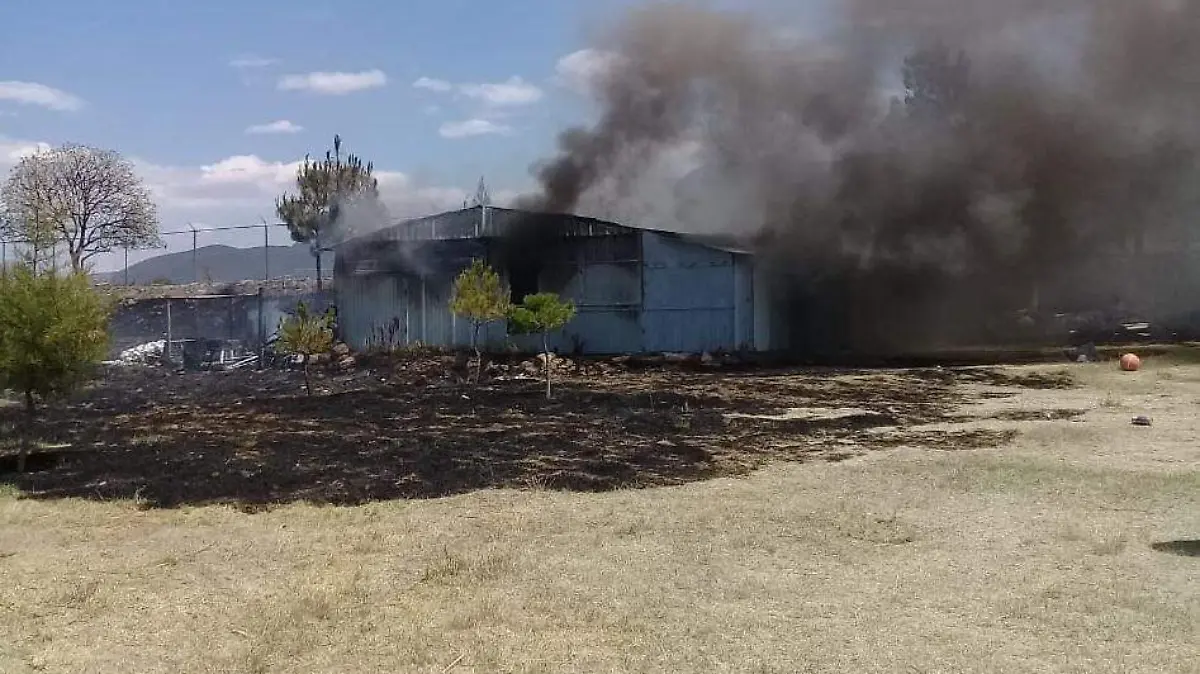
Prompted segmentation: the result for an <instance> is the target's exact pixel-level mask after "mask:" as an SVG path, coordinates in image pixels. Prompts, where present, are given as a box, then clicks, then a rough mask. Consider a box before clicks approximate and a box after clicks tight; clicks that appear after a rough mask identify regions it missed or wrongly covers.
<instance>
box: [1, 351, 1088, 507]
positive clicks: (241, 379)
mask: <svg viewBox="0 0 1200 674" xmlns="http://www.w3.org/2000/svg"><path fill="white" fill-rule="evenodd" d="M559 369H560V371H559V372H558V373H557V375H556V378H557V382H556V387H555V391H554V398H553V399H552V400H546V399H545V396H544V390H543V388H542V384H541V383H539V382H538V381H537V380H536V379H534V378H533V377H531V376H529V371H530V368H529V365H528V364H527V365H526V368H525V369H522V368H521V367H519V366H517V365H514V366H511V367H509V366H501V367H499V368H493V369H492V370H491V371H490V372H489V374H488V375H487V376H485V377H484V380H483V382H482V383H481V384H479V385H478V386H473V385H470V384H468V383H466V382H465V381H464V374H465V372H464V370H463V368H462V365H461V360H459V361H455V359H453V358H434V357H423V358H409V359H401V360H396V361H388V362H375V363H371V364H370V366H369V367H368V366H365V365H364V366H362V367H361V368H360V369H358V370H356V371H354V372H351V373H344V372H332V371H330V372H324V373H320V374H318V375H317V383H316V386H317V388H318V391H317V393H318V394H317V395H315V396H313V397H311V398H310V397H307V396H305V395H304V393H303V390H302V384H301V382H302V378H301V375H300V374H299V373H297V372H291V371H279V370H268V371H262V372H254V371H243V372H231V373H195V374H176V373H172V372H168V371H165V370H162V369H150V368H110V369H107V370H106V371H105V372H104V376H103V377H102V378H101V379H100V380H99V381H98V382H97V383H96V384H95V385H93V386H92V387H91V388H90V389H89V390H87V391H85V392H83V393H81V394H80V395H78V396H76V397H75V398H74V399H73V400H70V401H62V402H59V403H56V404H53V405H51V406H50V407H48V408H46V409H45V410H44V411H43V413H42V416H41V418H40V419H39V420H38V421H37V422H36V424H35V437H36V438H37V441H38V446H39V447H42V448H43V449H40V450H38V451H36V452H35V453H34V455H32V456H31V458H30V461H29V464H28V470H27V471H26V472H25V473H23V474H17V473H16V472H15V456H13V452H15V449H14V445H13V443H12V442H7V441H6V442H5V443H4V444H3V445H2V446H0V483H8V484H11V485H13V486H15V487H17V488H18V489H19V490H20V491H21V492H22V493H23V494H24V495H25V497H26V498H67V497H74V498H84V499H104V500H107V499H134V500H135V501H136V502H137V503H138V504H141V505H142V506H144V507H161V508H170V507H178V506H182V505H200V504H211V503H230V504H235V505H237V506H239V507H242V508H244V509H247V510H257V509H261V508H266V507H270V506H271V505H276V504H283V503H288V502H295V501H304V502H311V503H320V504H330V505H351V504H361V503H365V502H370V501H378V500H387V499H413V498H432V497H442V496H449V495H454V494H460V493H465V492H470V491H475V490H481V489H489V488H541V489H552V490H572V491H606V490H612V489H620V488H645V487H655V486H667V485H678V484H684V483H688V482H693V481H697V480H705V479H711V478H715V477H722V476H736V475H744V474H746V473H748V472H750V471H753V470H755V469H757V468H759V467H761V466H763V465H764V464H765V463H767V462H769V461H773V460H783V461H843V460H846V459H849V458H853V457H856V456H861V455H863V454H864V453H867V452H870V451H874V450H880V449H888V448H893V447H898V446H902V445H914V446H920V447H927V448H932V449H938V450H946V451H960V450H969V449H979V448H987V447H996V446H999V445H1002V444H1004V443H1005V442H1007V441H1009V440H1010V439H1011V438H1012V434H1011V432H992V431H978V430H975V431H961V430H960V431H933V430H929V429H927V428H921V426H923V425H925V424H929V423H936V422H939V421H944V420H947V419H949V418H950V415H951V412H952V411H953V410H954V409H955V408H956V407H958V406H959V405H961V404H962V403H963V402H967V400H966V397H965V396H966V394H964V393H962V391H961V389H960V388H959V386H958V385H959V384H961V383H982V384H988V385H991V386H1002V387H1009V388H1012V389H1013V390H1014V393H1015V390H1016V388H1018V387H1035V388H1061V387H1065V386H1069V385H1070V383H1069V380H1067V379H1065V378H1061V377H1057V376H1054V375H1019V376H1018V375H1012V374H1006V373H1004V372H1001V371H1000V370H996V369H987V368H982V369H981V368H970V369H936V368H935V369H920V370H861V371H856V370H833V369H824V370H822V369H807V370H805V369H789V370H781V369H772V370H749V371H721V370H706V369H704V368H680V367H670V366H663V367H659V368H637V369H629V368H624V367H621V366H619V365H615V364H612V363H607V362H601V363H582V364H574V363H568V364H567V365H564V366H563V367H561V368H559ZM803 408H832V409H838V408H843V409H847V410H851V411H849V412H847V413H845V414H842V415H834V416H830V417H814V418H792V417H790V416H788V415H785V414H782V413H783V412H785V411H787V410H795V409H803ZM771 415H780V416H778V417H777V418H763V417H764V416H771ZM960 419H961V418H960ZM0 424H2V425H3V428H4V433H5V435H6V436H8V437H9V438H10V439H11V437H12V434H13V433H16V432H18V431H17V429H19V428H21V424H22V418H21V410H20V408H19V407H18V406H7V407H0Z"/></svg>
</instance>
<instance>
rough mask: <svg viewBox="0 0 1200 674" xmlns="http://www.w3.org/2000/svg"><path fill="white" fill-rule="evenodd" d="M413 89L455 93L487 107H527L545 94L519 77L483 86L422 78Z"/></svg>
mask: <svg viewBox="0 0 1200 674" xmlns="http://www.w3.org/2000/svg"><path fill="white" fill-rule="evenodd" d="M413 88H416V89H425V90H427V91H433V92H436V93H439V94H448V93H450V92H457V93H459V94H460V95H462V96H466V97H467V98H473V99H475V100H478V101H482V102H483V103H486V104H487V105H489V106H493V107H500V106H515V105H529V104H531V103H537V102H538V101H540V100H542V98H543V97H544V96H545V93H544V92H543V91H542V90H541V89H539V88H538V87H537V86H536V85H534V84H531V83H529V82H526V81H525V80H523V79H521V78H520V77H510V78H509V79H507V80H505V81H504V82H492V83H485V84H452V83H450V82H447V81H446V80H439V79H434V78H432V77H422V78H420V79H418V80H417V81H416V82H413Z"/></svg>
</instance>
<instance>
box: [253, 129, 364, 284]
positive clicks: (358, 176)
mask: <svg viewBox="0 0 1200 674" xmlns="http://www.w3.org/2000/svg"><path fill="white" fill-rule="evenodd" d="M374 172H375V167H374V165H373V164H371V163H370V162H367V163H365V164H364V163H363V161H362V160H361V159H359V158H358V157H357V156H355V155H353V154H350V155H346V156H345V157H343V156H342V138H341V136H336V135H335V136H334V137H333V150H331V151H327V152H326V153H325V159H323V160H321V161H312V160H310V159H309V157H307V156H305V157H304V162H303V163H302V164H301V165H300V168H299V169H298V170H297V171H296V194H285V195H283V196H282V197H280V198H279V199H277V200H276V202H275V212H276V214H277V215H278V216H279V218H280V219H281V220H283V222H284V224H286V225H287V227H288V231H290V232H291V234H292V240H293V241H296V242H298V243H307V244H309V246H310V247H311V249H312V255H313V258H315V260H316V268H317V288H318V289H320V287H321V284H322V278H321V253H322V252H323V251H324V247H325V245H327V244H328V243H329V241H330V238H331V237H336V236H341V237H345V236H348V235H350V234H352V233H353V232H352V231H351V230H352V229H353V228H354V223H352V222H350V220H368V219H372V220H381V221H382V220H383V219H385V218H386V217H387V213H386V209H385V208H384V207H383V204H382V203H381V202H380V201H379V181H378V180H376V179H375V176H374ZM350 213H353V217H347V215H348V214H350ZM335 230H338V231H335Z"/></svg>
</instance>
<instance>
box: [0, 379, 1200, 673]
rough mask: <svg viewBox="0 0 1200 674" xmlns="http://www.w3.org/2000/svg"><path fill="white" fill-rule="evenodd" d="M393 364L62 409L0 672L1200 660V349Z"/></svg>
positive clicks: (20, 550) (17, 531) (1127, 664)
mask: <svg viewBox="0 0 1200 674" xmlns="http://www.w3.org/2000/svg"><path fill="white" fill-rule="evenodd" d="M1063 372H1067V373H1069V374H1070V375H1071V377H1072V378H1073V380H1074V382H1075V383H1074V384H1072V385H1068V384H1067V383H1066V381H1065V379H1064V376H1063V375H1062V373H1063ZM377 374H378V373H374V374H372V375H371V377H363V378H361V381H360V380H356V381H355V382H349V383H347V382H343V383H340V384H339V383H336V382H332V381H330V382H327V383H326V384H325V386H326V388H327V389H330V390H329V392H328V393H327V394H326V395H325V396H323V397H322V398H319V399H318V400H317V401H316V402H314V401H305V400H302V399H301V398H299V397H295V393H296V391H295V382H294V381H287V382H281V383H280V382H277V383H271V382H266V381H263V382H256V384H255V385H256V386H258V387H259V390H264V387H266V388H269V386H268V385H271V386H275V385H277V386H278V387H281V388H280V391H282V390H283V389H285V388H286V390H287V395H288V396H292V397H290V398H288V399H287V404H283V403H280V402H279V400H280V399H281V398H280V397H281V396H282V395H283V393H280V392H279V391H275V392H273V393H271V395H270V396H267V395H259V396H258V397H255V396H251V395H250V394H249V393H247V392H246V391H243V390H240V389H238V388H237V387H236V386H234V385H233V384H229V385H222V386H224V388H223V389H222V390H219V391H218V390H213V389H209V388H205V386H209V384H205V383H204V382H209V381H215V380H216V378H217V377H219V375H195V377H196V379H194V380H186V381H183V382H182V383H178V384H171V383H170V382H169V381H167V380H166V379H165V377H166V376H167V375H163V376H162V377H158V378H155V379H153V381H149V380H148V381H147V382H143V383H140V384H137V385H136V386H135V385H134V384H133V383H132V382H131V381H128V380H127V379H128V378H129V377H132V376H133V375H130V374H113V375H111V377H113V378H114V381H115V383H110V384H108V385H109V386H114V387H115V386H118V385H119V388H113V389H111V390H109V391H108V392H107V393H105V391H103V390H98V391H96V392H93V396H92V398H89V399H88V400H86V401H85V402H81V403H78V404H76V405H75V406H74V407H72V409H73V410H75V411H74V412H68V411H65V410H57V411H54V412H52V414H51V418H53V419H56V421H55V422H54V423H49V422H47V423H46V426H47V428H46V431H45V432H46V433H48V434H49V435H52V436H54V437H48V439H47V442H46V445H45V448H46V449H45V451H46V452H47V456H51V457H52V458H49V459H45V460H43V461H42V462H41V464H38V463H37V462H35V463H34V466H33V471H32V472H30V473H29V474H27V475H24V476H16V475H14V474H12V473H11V472H9V473H3V472H0V672H4V673H5V674H25V673H27V672H62V673H67V672H72V673H74V672H90V673H97V674H99V673H113V674H117V673H120V674H127V673H129V672H139V673H153V672H169V673H171V674H190V673H193V672H196V673H199V672H236V673H246V674H251V673H254V674H260V673H261V674H265V673H268V672H270V673H276V672H278V673H283V672H289V673H290V672H296V673H300V672H305V673H307V672H330V673H332V672H429V673H432V674H439V673H441V674H447V673H451V672H453V673H456V674H466V673H468V672H475V673H483V672H545V673H550V672H759V673H767V672H779V673H785V672H786V673H792V672H904V673H916V672H1081V673H1082V672H1087V673H1098V672H1154V673H1165V672H1197V671H1200V558H1197V557H1196V556H1195V555H1196V554H1197V550H1196V546H1195V544H1194V543H1188V541H1191V540H1195V539H1200V366H1197V365H1193V364H1190V363H1188V362H1185V361H1184V360H1181V359H1179V358H1177V357H1176V358H1157V359H1151V360H1150V361H1149V362H1148V366H1147V368H1146V369H1145V370H1144V371H1143V372H1140V373H1137V374H1133V375H1127V374H1122V373H1120V372H1117V371H1116V368H1115V367H1114V366H1113V365H1112V364H1111V363H1107V364H1100V365H1059V366H1031V367H1020V368H1017V367H1010V368H999V369H988V370H962V371H958V370H954V371H952V370H922V371H891V372H883V371H879V372H853V371H788V372H773V373H763V372H759V373H711V372H709V373H706V372H687V371H651V372H634V371H629V372H626V371H616V372H606V373H601V374H599V375H598V374H595V373H591V374H588V373H576V374H575V375H571V376H567V377H566V378H565V380H564V382H563V388H562V390H561V393H560V395H559V397H558V398H557V399H556V401H555V402H553V403H546V402H544V401H542V400H539V399H538V397H537V393H536V391H537V384H536V382H531V383H521V382H516V383H510V384H496V385H494V386H491V387H489V388H487V389H486V390H482V391H467V390H465V389H462V388H461V387H457V386H451V385H445V386H443V385H440V384H438V383H437V382H434V381H427V379H428V377H427V375H425V374H411V375H405V374H403V373H392V374H391V375H389V376H390V377H391V381H392V382H393V384H388V383H387V382H385V381H383V380H385V379H388V377H379V376H376V375H377ZM245 376H247V377H249V376H251V375H249V374H247V375H245ZM405 376H407V377H408V379H405V378H404V377H405ZM122 377H124V378H125V379H122ZM202 377H208V378H209V379H201V378H202ZM368 380H369V381H368ZM229 381H232V380H229ZM395 382H399V384H395ZM171 386H175V388H174V389H171V390H172V391H173V393H170V394H168V393H167V392H165V391H166V390H167V389H168V388H170V387H171ZM212 386H216V385H212ZM156 387H157V388H156ZM338 387H341V388H338ZM355 387H357V388H355ZM522 387H525V388H522ZM101 388H102V389H103V386H102V387H101ZM218 388H220V387H218ZM114 392H116V393H114ZM120 392H123V393H120ZM106 396H107V397H106ZM272 396H273V397H272ZM114 398H119V403H120V405H117V403H115V402H113V399H114ZM106 400H107V401H108V402H105V401H106ZM121 405H123V406H124V407H121ZM331 409H332V410H334V411H335V412H336V413H334V412H329V411H328V410H331ZM56 415H57V416H56ZM1137 415H1148V416H1150V417H1151V418H1152V419H1153V422H1154V423H1153V426H1151V427H1148V428H1147V427H1136V426H1133V425H1131V423H1130V420H1131V419H1132V417H1134V416H1137ZM306 420H307V421H306ZM3 470H4V468H3V467H0V471H3Z"/></svg>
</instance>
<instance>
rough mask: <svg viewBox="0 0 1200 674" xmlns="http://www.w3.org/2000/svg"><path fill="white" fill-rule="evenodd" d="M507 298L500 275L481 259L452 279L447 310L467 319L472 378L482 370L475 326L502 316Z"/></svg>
mask: <svg viewBox="0 0 1200 674" xmlns="http://www.w3.org/2000/svg"><path fill="white" fill-rule="evenodd" d="M510 306H511V302H510V300H509V297H508V290H507V289H505V287H504V284H503V283H501V282H500V275H499V274H497V273H496V271H495V270H494V269H492V268H491V267H489V266H488V265H487V263H485V262H484V261H483V260H478V259H477V260H474V261H472V262H471V266H470V267H467V268H466V269H464V270H463V272H462V273H461V274H459V275H458V278H457V279H455V280H454V292H453V294H452V295H451V297H450V311H452V312H454V314H455V315H457V316H461V317H463V318H465V319H467V320H469V321H471V349H472V350H473V351H475V381H476V382H478V381H479V376H480V373H481V371H482V370H483V350H482V349H481V348H480V346H479V330H480V328H482V327H483V326H485V325H487V324H488V323H492V322H494V321H499V320H503V319H504V318H505V317H506V316H507V315H508V311H509V308H510Z"/></svg>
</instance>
